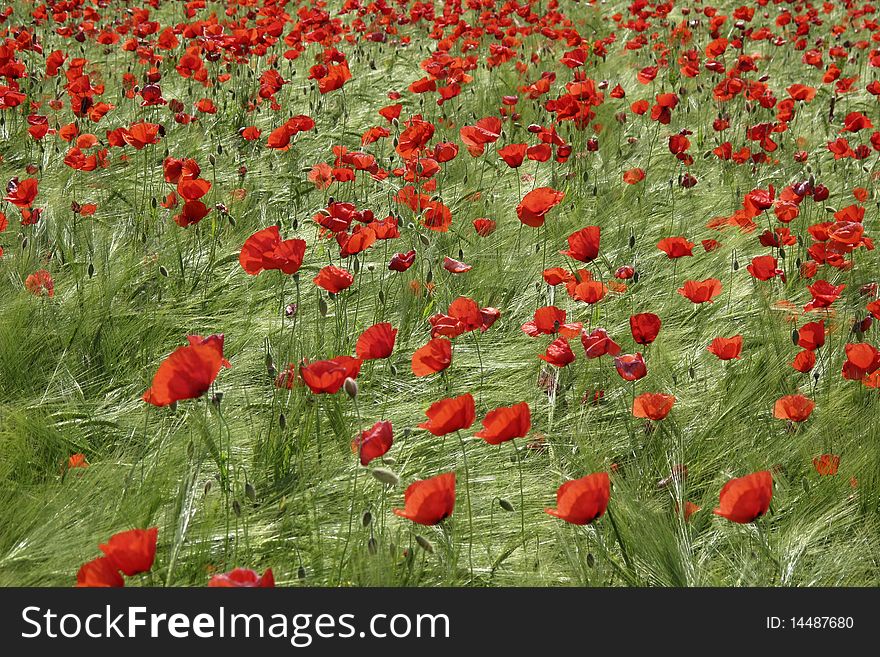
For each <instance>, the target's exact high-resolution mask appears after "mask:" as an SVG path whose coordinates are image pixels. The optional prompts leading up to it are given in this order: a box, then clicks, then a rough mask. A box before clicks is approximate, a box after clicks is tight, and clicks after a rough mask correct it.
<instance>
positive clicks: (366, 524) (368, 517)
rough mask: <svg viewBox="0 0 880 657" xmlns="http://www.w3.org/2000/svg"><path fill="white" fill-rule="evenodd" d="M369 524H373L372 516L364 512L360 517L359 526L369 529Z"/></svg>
mask: <svg viewBox="0 0 880 657" xmlns="http://www.w3.org/2000/svg"><path fill="white" fill-rule="evenodd" d="M371 522H373V514H372V513H370V512H369V511H364V515H363V516H361V524H362V525H363V526H364V527H369V526H370V523H371Z"/></svg>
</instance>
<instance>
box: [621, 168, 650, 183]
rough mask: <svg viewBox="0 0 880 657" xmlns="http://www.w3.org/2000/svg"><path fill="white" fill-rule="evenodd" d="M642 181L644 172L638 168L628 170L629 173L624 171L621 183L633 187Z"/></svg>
mask: <svg viewBox="0 0 880 657" xmlns="http://www.w3.org/2000/svg"><path fill="white" fill-rule="evenodd" d="M644 179H645V172H644V170H642V169H639V168H638V167H636V168H635V169H630V170H629V171H624V173H623V182H625V183H626V184H627V185H635V184H636V183H639V182H641V181H642V180H644Z"/></svg>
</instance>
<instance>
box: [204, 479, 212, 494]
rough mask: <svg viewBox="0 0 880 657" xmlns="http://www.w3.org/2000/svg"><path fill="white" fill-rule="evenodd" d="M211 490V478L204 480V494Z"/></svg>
mask: <svg viewBox="0 0 880 657" xmlns="http://www.w3.org/2000/svg"><path fill="white" fill-rule="evenodd" d="M210 492H211V480H210V479H208V481H206V482H205V495H207V494H208V493H210Z"/></svg>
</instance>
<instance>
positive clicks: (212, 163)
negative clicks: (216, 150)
mask: <svg viewBox="0 0 880 657" xmlns="http://www.w3.org/2000/svg"><path fill="white" fill-rule="evenodd" d="M208 162H210V163H211V166H212V167H213V166H215V165H216V164H217V158H215V157H214V154H213V153H211V154H210V155H208Z"/></svg>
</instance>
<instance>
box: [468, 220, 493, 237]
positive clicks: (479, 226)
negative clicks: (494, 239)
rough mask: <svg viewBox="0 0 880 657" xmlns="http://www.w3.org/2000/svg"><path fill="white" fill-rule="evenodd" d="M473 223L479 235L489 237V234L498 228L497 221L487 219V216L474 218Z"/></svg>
mask: <svg viewBox="0 0 880 657" xmlns="http://www.w3.org/2000/svg"><path fill="white" fill-rule="evenodd" d="M473 224H474V230H475V231H477V235H479V236H480V237H489V235H491V234H492V233H494V232H495V229H496V228H497V224H496V222H494V221H492V220H491V219H486V218H485V217H480V218H478V219H474V221H473Z"/></svg>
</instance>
